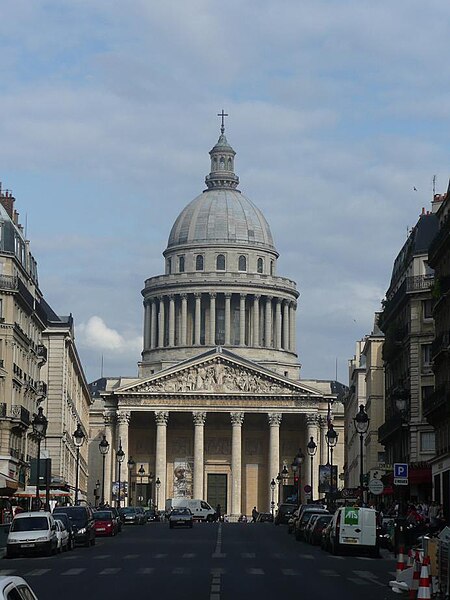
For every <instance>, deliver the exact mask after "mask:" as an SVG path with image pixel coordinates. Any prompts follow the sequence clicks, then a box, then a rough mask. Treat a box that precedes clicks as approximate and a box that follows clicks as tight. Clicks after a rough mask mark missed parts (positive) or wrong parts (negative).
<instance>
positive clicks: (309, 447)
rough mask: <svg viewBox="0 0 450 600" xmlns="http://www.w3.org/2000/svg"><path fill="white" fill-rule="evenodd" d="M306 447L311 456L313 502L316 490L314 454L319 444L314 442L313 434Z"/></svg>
mask: <svg viewBox="0 0 450 600" xmlns="http://www.w3.org/2000/svg"><path fill="white" fill-rule="evenodd" d="M306 449H307V451H308V454H309V456H310V457H311V502H313V498H314V492H313V468H314V465H313V459H314V455H315V453H316V452H317V444H316V443H315V442H314V438H313V436H311V437H310V439H309V442H308V444H307V445H306Z"/></svg>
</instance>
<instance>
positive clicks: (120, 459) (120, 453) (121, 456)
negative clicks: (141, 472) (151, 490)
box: [116, 439, 125, 508]
mask: <svg viewBox="0 0 450 600" xmlns="http://www.w3.org/2000/svg"><path fill="white" fill-rule="evenodd" d="M124 458H125V452H124V451H123V450H122V440H121V439H119V449H118V450H117V452H116V460H117V466H118V472H119V491H118V492H117V501H116V506H117V508H120V484H121V481H120V471H121V469H122V463H123V460H124Z"/></svg>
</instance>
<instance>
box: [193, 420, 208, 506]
mask: <svg viewBox="0 0 450 600" xmlns="http://www.w3.org/2000/svg"><path fill="white" fill-rule="evenodd" d="M192 416H193V418H194V498H203V497H204V493H203V488H204V485H203V470H204V432H205V421H206V412H193V413H192Z"/></svg>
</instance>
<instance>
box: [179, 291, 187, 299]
mask: <svg viewBox="0 0 450 600" xmlns="http://www.w3.org/2000/svg"><path fill="white" fill-rule="evenodd" d="M187 297H188V295H187V292H181V294H180V298H181V299H182V300H187Z"/></svg>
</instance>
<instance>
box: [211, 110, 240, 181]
mask: <svg viewBox="0 0 450 600" xmlns="http://www.w3.org/2000/svg"><path fill="white" fill-rule="evenodd" d="M217 116H219V117H222V126H221V128H220V137H219V139H218V140H217V144H216V145H215V146H214V148H213V149H212V150H210V152H209V155H210V157H211V172H210V173H209V175H207V176H206V178H205V183H206V185H207V186H208V189H213V188H217V189H232V190H234V189H236V188H237V186H238V184H239V177H238V176H237V175H235V173H234V157H235V156H236V152H235V151H234V150H233V148H232V147H231V146H230V144H229V143H228V140H227V138H226V136H225V125H224V120H223V119H224V117H227V116H228V115H227V114H226V113H225V112H224V110H223V109H222V113H220V114H218V115H217Z"/></svg>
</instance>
